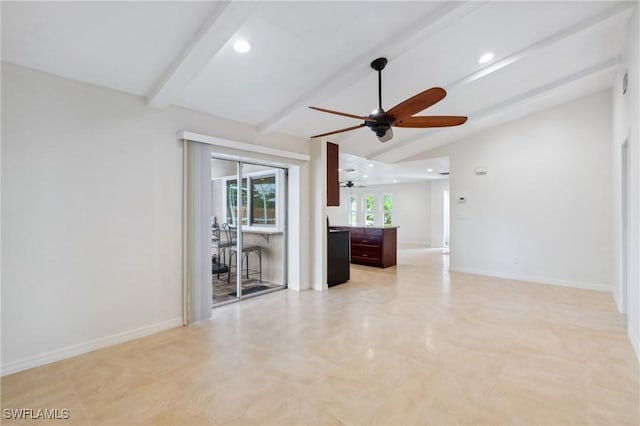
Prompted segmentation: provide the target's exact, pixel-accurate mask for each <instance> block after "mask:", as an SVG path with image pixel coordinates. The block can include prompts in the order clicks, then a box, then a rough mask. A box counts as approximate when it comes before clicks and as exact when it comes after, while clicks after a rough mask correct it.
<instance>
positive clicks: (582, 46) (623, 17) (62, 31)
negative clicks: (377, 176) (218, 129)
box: [1, 1, 638, 175]
mask: <svg viewBox="0 0 640 426" xmlns="http://www.w3.org/2000/svg"><path fill="white" fill-rule="evenodd" d="M637 4H638V3H637V2H612V1H601V2H598V1H588V2H577V1H567V2H563V1H553V2H525V1H515V2H507V1H488V2H480V1H471V2H446V1H445V2H435V1H422V2H421V1H408V2H397V1H374V2H349V1H341V2H325V1H299V2H298V1H283V2H272V1H263V2H257V3H252V2H246V1H234V2H230V3H220V2H202V1H197V2H184V1H179V2H169V1H146V2H127V1H118V2H55V1H49V2H6V1H3V2H2V3H1V7H2V60H3V61H7V62H11V63H15V64H19V65H23V66H26V67H31V68H36V69H40V70H44V71H47V72H51V73H54V74H58V75H61V76H65V77H70V78H73V79H77V80H81V81H86V82H90V83H94V84H97V85H100V86H105V87H110V88H113V89H116V90H120V91H124V92H129V93H133V94H137V95H143V96H146V98H147V101H148V104H149V106H150V107H154V108H164V107H167V106H169V105H177V106H182V107H186V108H190V109H194V110H198V111H204V112H208V113H210V114H213V115H216V116H220V117H224V118H228V119H232V120H236V121H239V122H243V123H247V124H250V125H253V126H256V127H257V128H258V129H259V130H260V131H262V132H272V131H277V132H281V133H286V134H291V135H295V136H299V137H303V138H308V137H309V136H310V135H313V134H316V133H323V132H326V131H330V130H335V129H339V128H343V127H348V126H353V125H357V124H359V123H360V122H359V121H358V120H355V119H350V118H344V117H339V116H333V115H329V114H323V113H320V112H317V111H312V110H309V109H308V108H307V106H309V105H315V106H320V107H325V108H329V109H334V110H339V111H345V112H349V113H353V114H358V115H366V114H368V113H369V112H371V111H372V110H373V109H375V108H376V107H377V75H376V73H375V72H374V71H373V70H371V68H370V67H369V63H370V62H371V61H372V60H373V59H375V58H376V57H379V56H385V57H387V58H388V59H389V63H388V65H387V68H386V69H385V70H384V72H383V88H382V90H383V107H384V108H385V109H389V108H390V107H391V106H393V105H395V104H397V103H399V102H401V101H402V100H404V99H406V98H408V97H410V96H412V95H414V94H416V93H418V92H420V91H422V90H424V89H426V88H429V87H433V86H441V87H444V88H445V89H446V90H447V92H448V96H447V97H446V98H445V99H444V100H443V101H441V102H440V103H438V104H437V105H435V106H433V107H432V108H430V109H428V110H427V111H425V112H424V113H423V114H453V115H468V116H469V121H468V122H467V123H466V124H465V125H463V126H460V127H456V128H447V129H398V128H397V129H395V130H394V133H395V137H394V139H393V140H392V141H390V142H387V143H386V144H381V143H380V142H378V140H377V139H376V138H375V135H374V134H372V133H371V132H370V131H369V130H368V129H360V130H356V131H353V132H349V133H344V134H340V135H335V137H330V138H329V139H330V140H331V141H334V142H336V143H339V144H340V147H341V151H342V152H344V153H348V154H353V155H357V156H360V157H367V158H369V159H371V160H376V161H377V162H379V163H385V162H386V163H396V162H403V166H402V169H404V170H410V167H405V166H406V164H404V163H405V162H406V161H407V160H408V159H411V160H415V159H416V158H423V157H426V156H427V154H425V152H426V151H428V150H429V149H431V148H433V147H436V146H439V145H443V144H446V143H449V142H451V141H453V140H457V139H459V138H461V137H465V136H468V135H470V134H473V133H474V132H477V131H480V130H482V129H486V128H488V127H491V126H495V125H498V124H500V123H503V122H506V121H509V120H513V119H514V118H518V117H522V116H525V115H527V114H530V113H532V112H535V111H538V110H540V109H543V108H549V107H552V106H554V105H558V104H561V103H564V102H567V101H568V100H571V99H574V98H577V97H580V96H584V95H587V94H589V93H592V92H595V91H598V90H601V89H604V88H606V87H610V86H611V85H612V82H613V78H614V76H615V75H616V70H617V67H618V66H619V61H620V59H619V55H620V53H621V51H622V44H623V41H624V38H625V36H626V33H627V26H628V19H629V17H630V15H631V13H632V9H633V7H637ZM238 38H246V39H248V40H249V41H250V42H251V44H252V49H251V51H249V52H248V53H246V54H244V55H241V54H238V53H236V52H235V51H233V49H232V48H231V45H232V43H233V41H235V40H236V39H238ZM487 51H491V52H493V53H494V54H495V59H494V60H492V61H491V62H489V63H488V64H485V65H480V64H478V61H477V60H478V58H479V57H480V55H481V54H483V53H485V52H487ZM421 167H422V166H421ZM378 169H379V170H382V168H378ZM396 170H399V169H396ZM389 173H391V174H392V175H393V174H394V173H395V172H389Z"/></svg>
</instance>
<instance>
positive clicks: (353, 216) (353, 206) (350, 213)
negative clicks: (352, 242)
mask: <svg viewBox="0 0 640 426" xmlns="http://www.w3.org/2000/svg"><path fill="white" fill-rule="evenodd" d="M347 219H348V222H349V226H357V225H358V199H357V198H356V197H354V196H352V195H351V196H349V197H347Z"/></svg>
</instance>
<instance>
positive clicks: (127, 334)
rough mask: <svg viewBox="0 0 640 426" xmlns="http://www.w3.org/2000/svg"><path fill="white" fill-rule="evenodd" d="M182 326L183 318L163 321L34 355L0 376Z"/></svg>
mask: <svg viewBox="0 0 640 426" xmlns="http://www.w3.org/2000/svg"><path fill="white" fill-rule="evenodd" d="M181 325H182V317H177V318H173V319H170V320H166V321H161V322H159V323H156V324H151V325H147V326H144V327H140V328H136V329H133V330H128V331H124V332H122V333H117V334H113V335H111V336H107V337H101V338H99V339H94V340H89V341H88V342H84V343H79V344H77V345H72V346H67V347H66V348H61V349H56V350H53V351H49V352H45V353H43V354H40V355H34V356H30V357H27V358H23V359H20V360H17V361H13V362H9V363H7V364H3V365H2V368H1V373H0V375H2V376H6V375H7V374H13V373H17V372H19V371H23V370H28V369H30V368H34V367H39V366H41V365H45V364H50V363H52V362H55V361H60V360H62V359H66V358H70V357H72V356H76V355H81V354H84V353H87V352H91V351H95V350H96V349H101V348H105V347H107V346H113V345H116V344H118V343H123V342H127V341H129V340H133V339H137V338H140V337H144V336H148V335H150V334H155V333H158V332H160V331H164V330H168V329H170V328H175V327H180V326H181Z"/></svg>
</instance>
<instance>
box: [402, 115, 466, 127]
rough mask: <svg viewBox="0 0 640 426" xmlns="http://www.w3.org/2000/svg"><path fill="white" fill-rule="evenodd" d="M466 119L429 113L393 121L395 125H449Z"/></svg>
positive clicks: (458, 123)
mask: <svg viewBox="0 0 640 426" xmlns="http://www.w3.org/2000/svg"><path fill="white" fill-rule="evenodd" d="M466 121H467V117H463V116H459V115H431V116H425V117H407V118H405V119H403V120H397V121H396V122H395V123H393V126H396V127H415V128H422V127H449V126H459V125H461V124H464V123H465V122H466Z"/></svg>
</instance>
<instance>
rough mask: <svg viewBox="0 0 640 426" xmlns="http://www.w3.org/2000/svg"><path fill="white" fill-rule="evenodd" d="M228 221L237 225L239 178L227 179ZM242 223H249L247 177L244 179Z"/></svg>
mask: <svg viewBox="0 0 640 426" xmlns="http://www.w3.org/2000/svg"><path fill="white" fill-rule="evenodd" d="M226 188H227V223H228V224H229V225H236V224H237V223H238V222H237V218H238V179H229V180H227V185H226ZM242 224H243V225H246V224H247V179H242Z"/></svg>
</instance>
